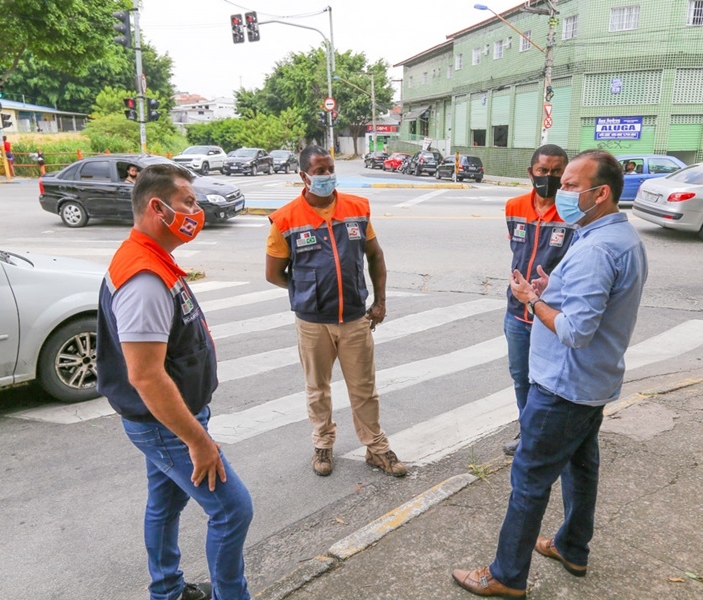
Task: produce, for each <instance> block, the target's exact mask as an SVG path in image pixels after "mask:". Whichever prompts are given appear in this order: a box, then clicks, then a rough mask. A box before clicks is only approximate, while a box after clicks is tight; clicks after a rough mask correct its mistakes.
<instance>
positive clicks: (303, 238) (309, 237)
mask: <svg viewBox="0 0 703 600" xmlns="http://www.w3.org/2000/svg"><path fill="white" fill-rule="evenodd" d="M311 244H317V238H316V237H315V236H314V235H313V234H312V233H310V232H309V231H303V233H301V234H300V235H299V236H298V239H297V240H295V245H296V246H297V247H298V248H301V247H302V246H309V245H311Z"/></svg>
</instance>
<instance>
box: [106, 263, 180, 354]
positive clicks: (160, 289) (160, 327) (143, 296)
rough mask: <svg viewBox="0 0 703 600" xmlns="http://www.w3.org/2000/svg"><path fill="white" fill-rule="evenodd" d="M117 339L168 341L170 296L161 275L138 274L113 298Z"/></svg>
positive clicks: (170, 309) (123, 340) (170, 316)
mask: <svg viewBox="0 0 703 600" xmlns="http://www.w3.org/2000/svg"><path fill="white" fill-rule="evenodd" d="M112 312H113V313H114V314H115V319H116V321H117V332H118V335H119V338H120V342H163V343H167V342H168V336H169V333H170V331H171V324H172V322H173V313H174V307H173V298H172V297H171V294H170V293H169V291H168V289H167V288H166V284H165V283H164V282H163V281H162V280H161V278H160V277H158V276H157V275H154V274H153V273H148V272H145V273H138V274H137V275H135V276H134V277H132V278H131V279H130V280H129V281H128V282H127V283H125V284H124V285H123V286H122V287H121V288H120V289H119V290H117V292H115V295H114V296H113V297H112Z"/></svg>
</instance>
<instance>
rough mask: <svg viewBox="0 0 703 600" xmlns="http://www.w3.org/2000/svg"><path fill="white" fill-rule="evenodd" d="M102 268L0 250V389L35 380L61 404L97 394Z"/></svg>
mask: <svg viewBox="0 0 703 600" xmlns="http://www.w3.org/2000/svg"><path fill="white" fill-rule="evenodd" d="M105 270H106V269H105V267H104V266H102V265H98V264H94V263H90V262H86V261H82V260H76V259H69V258H63V257H55V256H44V255H41V254H32V253H29V252H27V253H21V254H20V253H14V252H5V251H2V250H0V388H5V387H9V386H13V385H16V384H19V383H23V382H27V381H32V380H34V379H36V380H38V382H39V384H40V385H41V386H42V388H44V390H45V391H46V392H47V393H48V394H49V395H51V396H53V397H54V398H56V399H57V400H60V401H61V402H81V401H83V400H89V399H90V398H95V397H97V396H98V392H97V391H96V384H97V377H96V371H95V337H96V317H97V311H98V292H99V289H100V282H101V281H102V278H103V275H104V273H105Z"/></svg>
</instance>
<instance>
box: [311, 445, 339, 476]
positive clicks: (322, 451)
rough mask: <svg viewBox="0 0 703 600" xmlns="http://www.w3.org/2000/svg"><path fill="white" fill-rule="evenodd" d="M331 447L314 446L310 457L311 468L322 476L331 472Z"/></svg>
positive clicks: (332, 466)
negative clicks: (313, 452) (313, 451)
mask: <svg viewBox="0 0 703 600" xmlns="http://www.w3.org/2000/svg"><path fill="white" fill-rule="evenodd" d="M333 468H334V465H333V464H332V448H315V454H313V457H312V470H313V471H315V473H317V474H318V475H321V476H322V477H327V475H329V474H330V473H331V472H332V469H333Z"/></svg>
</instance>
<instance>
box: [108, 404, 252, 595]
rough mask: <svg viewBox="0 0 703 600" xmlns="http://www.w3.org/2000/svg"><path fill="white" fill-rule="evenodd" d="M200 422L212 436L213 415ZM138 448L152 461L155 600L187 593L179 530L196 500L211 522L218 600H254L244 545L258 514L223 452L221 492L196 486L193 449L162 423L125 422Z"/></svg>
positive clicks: (148, 534)
mask: <svg viewBox="0 0 703 600" xmlns="http://www.w3.org/2000/svg"><path fill="white" fill-rule="evenodd" d="M195 418H196V419H198V421H200V424H201V425H202V426H203V427H204V428H205V429H206V430H207V423H208V420H209V418H210V409H209V408H208V407H205V408H204V409H203V410H202V411H201V412H200V413H199V414H197V415H195ZM122 423H123V425H124V429H125V432H126V433H127V436H128V437H129V439H130V440H131V441H132V443H133V444H134V445H135V446H136V447H137V448H138V449H139V450H141V451H142V452H143V453H144V455H145V456H146V474H147V480H148V486H149V496H148V499H147V505H146V514H145V516H144V538H145V542H146V549H147V555H148V558H149V572H150V574H151V585H150V586H149V591H150V595H151V599H152V600H177V599H178V598H180V597H181V594H182V593H183V586H184V585H185V584H184V581H183V572H182V571H181V570H180V568H179V563H180V558H181V552H180V549H179V548H178V524H179V519H180V516H181V512H182V511H183V509H184V508H185V506H186V504H187V503H188V500H190V498H193V499H194V500H195V501H196V502H197V503H198V504H200V506H201V507H202V508H203V510H204V511H205V512H206V513H207V515H208V516H209V517H210V519H209V521H208V532H207V540H206V543H205V552H206V554H207V562H208V567H209V569H210V581H211V582H212V588H213V589H212V597H213V600H249V597H250V596H249V592H248V591H247V582H246V579H245V578H244V556H243V550H244V539H245V538H246V535H247V530H248V529H249V523H250V522H251V519H252V515H253V511H252V504H251V498H250V496H249V492H248V490H247V488H246V487H245V486H244V484H243V483H242V481H241V480H240V479H239V477H237V474H236V473H235V472H234V470H233V469H232V467H231V466H230V464H229V463H228V462H227V459H226V458H225V457H224V455H223V454H222V452H221V451H220V457H221V458H222V462H223V464H224V466H225V471H226V473H227V481H226V482H222V481H221V480H220V478H219V477H218V478H217V484H216V486H215V491H214V492H211V491H210V489H209V488H208V482H207V478H206V479H205V480H204V481H203V482H202V483H201V484H200V485H199V486H197V487H196V486H195V485H194V484H193V483H192V482H191V480H190V477H191V475H192V473H193V462H192V461H191V459H190V453H189V452H188V446H186V445H185V444H184V443H183V442H182V441H181V440H180V438H178V437H176V436H175V435H174V434H173V433H172V432H171V431H170V430H169V429H167V428H166V427H164V426H163V425H162V424H161V423H153V422H150V423H138V422H135V421H128V420H127V419H122Z"/></svg>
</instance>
